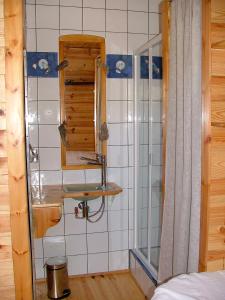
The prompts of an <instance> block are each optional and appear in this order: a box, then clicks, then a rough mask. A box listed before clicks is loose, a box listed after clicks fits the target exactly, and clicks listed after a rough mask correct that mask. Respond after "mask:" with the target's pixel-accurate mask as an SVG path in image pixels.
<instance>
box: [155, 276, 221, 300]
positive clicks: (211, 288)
mask: <svg viewBox="0 0 225 300" xmlns="http://www.w3.org/2000/svg"><path fill="white" fill-rule="evenodd" d="M193 299H194V300H225V271H218V272H211V273H191V274H189V275H186V274H185V275H180V276H177V277H175V278H173V279H171V280H169V281H168V282H167V283H164V284H162V285H160V286H159V287H158V288H157V289H156V290H155V293H154V296H153V298H152V300H193Z"/></svg>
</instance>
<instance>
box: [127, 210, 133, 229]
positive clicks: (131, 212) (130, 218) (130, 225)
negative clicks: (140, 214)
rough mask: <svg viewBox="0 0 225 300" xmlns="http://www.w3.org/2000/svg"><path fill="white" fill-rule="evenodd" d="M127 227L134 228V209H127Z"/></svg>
mask: <svg viewBox="0 0 225 300" xmlns="http://www.w3.org/2000/svg"><path fill="white" fill-rule="evenodd" d="M128 213H129V229H134V211H133V209H129V212H128Z"/></svg>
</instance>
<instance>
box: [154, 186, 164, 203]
mask: <svg viewBox="0 0 225 300" xmlns="http://www.w3.org/2000/svg"><path fill="white" fill-rule="evenodd" d="M161 204H162V195H161V188H160V187H153V188H152V207H157V206H160V205H161Z"/></svg>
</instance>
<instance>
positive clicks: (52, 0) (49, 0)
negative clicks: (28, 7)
mask: <svg viewBox="0 0 225 300" xmlns="http://www.w3.org/2000/svg"><path fill="white" fill-rule="evenodd" d="M36 4H44V5H59V0H36Z"/></svg>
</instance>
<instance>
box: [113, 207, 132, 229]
mask: <svg viewBox="0 0 225 300" xmlns="http://www.w3.org/2000/svg"><path fill="white" fill-rule="evenodd" d="M108 223H109V231H116V230H126V229H128V211H127V210H120V211H108Z"/></svg>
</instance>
